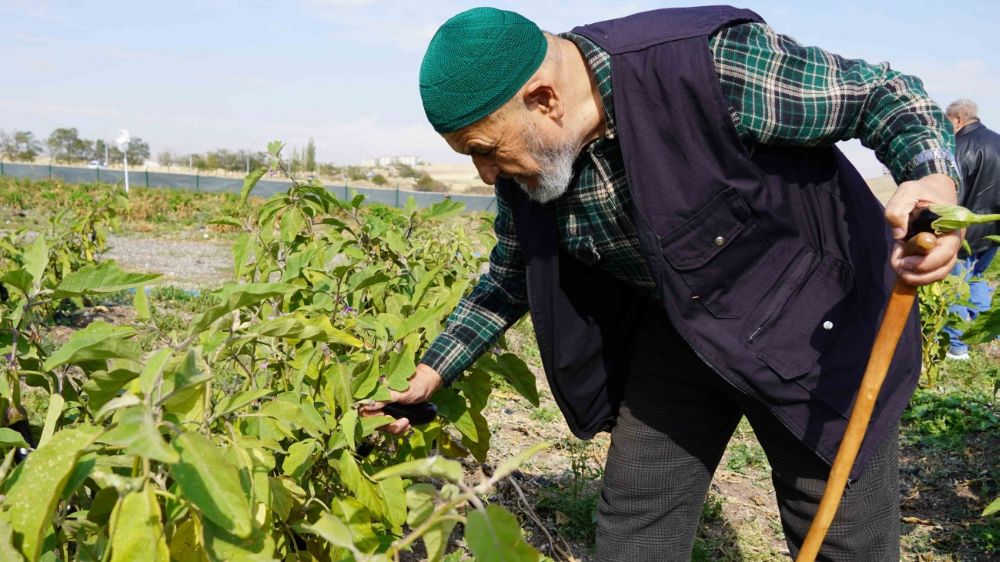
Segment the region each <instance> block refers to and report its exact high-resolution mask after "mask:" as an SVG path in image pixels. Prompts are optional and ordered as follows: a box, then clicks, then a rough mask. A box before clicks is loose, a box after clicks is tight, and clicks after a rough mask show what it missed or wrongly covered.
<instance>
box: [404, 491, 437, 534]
mask: <svg viewBox="0 0 1000 562" xmlns="http://www.w3.org/2000/svg"><path fill="white" fill-rule="evenodd" d="M436 497H437V488H435V487H434V486H432V485H431V484H428V483H426V482H420V483H417V484H412V485H410V487H409V488H407V489H406V510H407V515H406V524H407V525H409V526H410V527H416V526H417V525H419V524H421V523H423V522H424V521H425V520H426V519H427V518H428V517H430V516H431V514H432V513H434V507H435V506H434V499H435V498H436Z"/></svg>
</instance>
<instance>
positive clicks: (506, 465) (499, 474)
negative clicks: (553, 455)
mask: <svg viewBox="0 0 1000 562" xmlns="http://www.w3.org/2000/svg"><path fill="white" fill-rule="evenodd" d="M549 445H550V443H537V444H535V445H532V446H531V447H528V448H527V449H525V450H523V451H521V452H520V453H518V454H516V455H514V456H513V457H510V458H509V459H507V460H505V461H503V462H502V463H500V465H499V466H497V468H496V470H494V471H493V476H490V482H493V483H496V482H499V481H500V480H501V479H503V478H506V477H507V476H508V475H510V474H511V473H513V472H514V471H515V470H517V469H519V468H521V465H522V464H524V461H526V460H528V459H530V458H531V457H533V456H535V455H537V454H538V453H539V452H541V451H543V450H545V449H547V448H548V447H549Z"/></svg>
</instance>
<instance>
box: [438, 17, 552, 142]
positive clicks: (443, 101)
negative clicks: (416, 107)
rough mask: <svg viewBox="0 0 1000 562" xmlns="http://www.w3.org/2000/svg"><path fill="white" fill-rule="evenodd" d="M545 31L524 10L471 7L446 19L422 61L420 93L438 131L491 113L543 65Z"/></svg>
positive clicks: (448, 131) (454, 129)
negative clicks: (521, 11) (515, 11)
mask: <svg viewBox="0 0 1000 562" xmlns="http://www.w3.org/2000/svg"><path fill="white" fill-rule="evenodd" d="M546 49H547V44H546V41H545V36H544V35H543V34H542V30H540V29H538V26H537V25H535V24H534V23H533V22H531V21H530V20H528V19H527V18H525V17H524V16H522V15H520V14H515V13H514V12H508V11H506V10H498V9H496V8H473V9H471V10H468V11H465V12H462V13H460V14H458V15H457V16H454V17H452V18H451V19H450V20H448V21H446V22H445V23H444V25H442V26H441V28H440V29H438V31H437V33H435V34H434V38H433V39H431V43H430V45H428V46H427V52H426V53H425V54H424V62H423V63H422V64H421V65H420V98H421V99H422V100H423V103H424V112H425V113H426V114H427V119H428V121H430V122H431V125H433V126H434V129H435V130H436V131H438V132H439V133H450V132H452V131H457V130H458V129H461V128H462V127H465V126H466V125H471V124H473V123H475V122H476V121H479V120H480V119H482V118H483V117H486V116H487V115H489V114H490V113H493V112H494V111H496V110H497V109H499V108H500V106H502V105H503V104H504V103H506V102H507V100H509V99H510V98H512V97H513V96H514V94H516V93H517V91H518V90H519V89H520V88H521V86H523V85H524V84H525V82H527V81H528V78H531V75H532V74H534V73H535V71H536V70H538V67H539V66H541V64H542V60H543V59H544V58H545V51H546Z"/></svg>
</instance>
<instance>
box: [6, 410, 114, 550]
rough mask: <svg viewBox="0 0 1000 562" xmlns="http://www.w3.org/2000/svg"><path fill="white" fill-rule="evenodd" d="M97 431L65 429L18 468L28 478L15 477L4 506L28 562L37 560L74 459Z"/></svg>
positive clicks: (15, 539)
mask: <svg viewBox="0 0 1000 562" xmlns="http://www.w3.org/2000/svg"><path fill="white" fill-rule="evenodd" d="M99 433H100V430H99V429H97V428H95V427H93V426H87V425H80V426H76V427H74V428H72V429H64V430H62V431H60V432H58V433H56V434H55V435H53V436H52V439H50V440H49V442H48V443H46V444H45V446H44V447H39V448H38V450H36V451H35V452H33V453H32V454H30V455H28V458H27V459H25V461H24V465H23V466H22V469H21V470H22V471H23V473H25V474H30V475H31V477H30V478H18V479H17V481H16V482H14V484H13V485H12V486H11V488H10V491H9V493H8V494H7V496H6V497H5V498H4V499H3V505H4V507H5V508H6V510H7V517H8V520H9V522H10V526H11V528H12V529H13V530H14V546H15V547H16V548H17V549H18V550H19V551H20V552H21V553H22V554H23V555H24V557H25V558H26V559H27V560H28V562H35V561H36V560H38V556H39V555H40V554H41V550H42V541H43V539H44V538H45V534H46V533H47V532H48V529H49V523H50V522H51V520H52V516H53V514H54V512H55V509H56V504H57V503H58V501H59V496H60V494H61V493H62V489H63V487H64V486H65V485H66V482H67V480H69V477H70V474H71V473H72V472H73V467H74V466H76V461H77V459H79V458H80V455H81V454H82V453H83V450H84V449H86V448H87V447H89V446H90V444H91V443H93V442H94V439H96V438H97V435H98V434H99Z"/></svg>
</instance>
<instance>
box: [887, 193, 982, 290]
mask: <svg viewBox="0 0 1000 562" xmlns="http://www.w3.org/2000/svg"><path fill="white" fill-rule="evenodd" d="M942 203H943V204H947V205H956V204H958V191H957V190H956V189H955V181H954V180H952V179H951V177H950V176H948V175H946V174H930V175H928V176H924V177H922V178H920V179H918V180H913V181H906V182H903V183H901V184H899V187H897V188H896V192H895V193H893V195H892V197H891V198H890V199H889V202H888V203H886V206H885V220H886V222H888V223H889V226H891V227H892V237H893V238H895V239H896V244H895V247H894V248H893V249H892V255H891V256H890V258H889V260H890V262H891V263H892V268H893V269H895V270H896V274H897V275H899V277H900V278H902V279H903V281H905V282H907V283H909V284H910V285H915V286H919V285H929V284H931V283H933V282H935V281H940V280H942V279H944V278H945V277H947V276H948V274H949V273H951V269H952V267H953V266H954V265H955V259H956V256H957V255H958V250H959V249H960V248H961V247H962V238H963V237H964V236H965V231H964V230H958V231H954V232H949V233H947V234H942V235H941V236H939V237H938V243H937V246H936V247H935V248H934V249H933V250H932V251H931V253H929V254H927V255H926V256H903V243H904V242H906V241H905V240H904V239H903V238H904V237H905V236H906V230H907V226H908V225H909V223H910V220H911V219H912V218H913V217H915V216H916V215H917V214H919V213H920V211H921V210H922V209H923V208H925V207H929V206H931V205H937V204H942Z"/></svg>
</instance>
